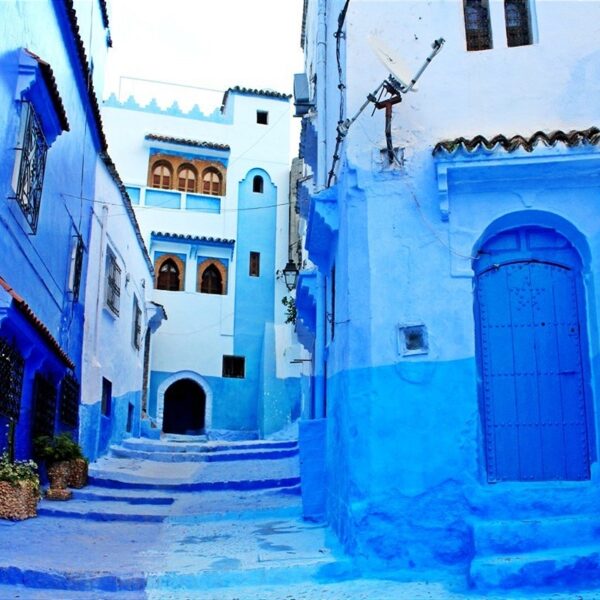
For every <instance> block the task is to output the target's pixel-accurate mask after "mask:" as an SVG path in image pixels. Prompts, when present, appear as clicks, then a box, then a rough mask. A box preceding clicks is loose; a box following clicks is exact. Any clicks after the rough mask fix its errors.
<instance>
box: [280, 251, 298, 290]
mask: <svg viewBox="0 0 600 600" xmlns="http://www.w3.org/2000/svg"><path fill="white" fill-rule="evenodd" d="M282 273H283V279H284V281H285V287H286V288H287V289H288V292H291V291H292V290H293V289H294V288H295V287H296V284H297V283H298V273H299V271H298V267H297V266H296V263H295V262H294V261H293V260H292V259H291V258H290V260H288V262H287V265H285V268H284V269H283V271H282Z"/></svg>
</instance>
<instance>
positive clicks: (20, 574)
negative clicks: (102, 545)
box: [0, 564, 147, 599]
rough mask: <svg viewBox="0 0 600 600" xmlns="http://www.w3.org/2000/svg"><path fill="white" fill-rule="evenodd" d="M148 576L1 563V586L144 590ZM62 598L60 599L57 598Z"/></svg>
mask: <svg viewBox="0 0 600 600" xmlns="http://www.w3.org/2000/svg"><path fill="white" fill-rule="evenodd" d="M146 581H147V577H146V575H145V574H144V573H143V572H141V571H140V572H138V573H129V574H121V575H112V574H111V573H98V571H94V570H93V565H90V571H79V572H75V571H65V572H59V571H52V570H49V571H43V570H41V569H26V568H21V567H15V566H12V565H6V564H4V565H3V564H0V584H9V585H24V586H27V587H30V588H41V589H56V590H103V591H105V592H119V591H134V590H143V589H145V587H146ZM58 598H59V596H57V599H58Z"/></svg>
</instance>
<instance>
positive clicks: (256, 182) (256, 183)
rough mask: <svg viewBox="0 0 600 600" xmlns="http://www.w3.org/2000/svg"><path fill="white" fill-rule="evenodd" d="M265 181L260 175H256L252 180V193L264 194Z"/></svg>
mask: <svg viewBox="0 0 600 600" xmlns="http://www.w3.org/2000/svg"><path fill="white" fill-rule="evenodd" d="M264 186H265V183H264V180H263V178H262V177H261V176H260V175H255V176H254V179H253V180H252V191H253V192H255V193H256V194H262V193H263V190H264Z"/></svg>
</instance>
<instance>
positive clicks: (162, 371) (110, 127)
mask: <svg viewBox="0 0 600 600" xmlns="http://www.w3.org/2000/svg"><path fill="white" fill-rule="evenodd" d="M257 110H265V111H268V125H260V124H257V123H256V113H257ZM289 110H290V109H289V103H288V101H287V100H286V99H274V98H268V97H261V96H255V95H248V94H243V93H237V92H234V91H230V92H229V93H228V94H227V101H226V106H225V110H224V111H223V112H222V113H221V112H215V113H212V114H209V113H207V114H205V115H203V114H201V113H200V111H199V109H198V108H195V109H193V110H192V111H190V112H185V111H181V110H180V109H178V108H171V109H168V110H166V111H165V110H161V109H160V108H159V107H158V105H156V104H152V105H150V106H147V107H140V106H138V105H137V104H136V103H135V101H134V100H133V99H130V100H128V101H127V102H126V103H124V104H121V103H119V102H118V101H116V99H115V98H110V99H109V100H108V101H107V102H106V103H105V105H104V108H103V115H104V121H105V126H106V128H107V132H108V137H109V140H111V143H112V146H111V151H112V154H113V156H114V158H115V161H116V163H117V165H118V166H119V169H120V171H121V173H122V175H123V178H124V180H125V182H126V184H127V185H128V186H131V187H137V188H140V190H141V191H140V194H139V196H140V204H139V205H137V206H136V215H137V217H138V220H139V222H140V226H141V228H142V231H143V233H144V236H145V238H146V240H147V242H148V244H149V246H150V253H151V256H152V258H153V259H155V258H156V257H157V256H159V255H161V254H162V253H174V254H177V255H178V256H180V257H183V258H185V263H186V273H185V289H184V291H179V292H167V291H162V290H154V291H153V298H154V300H155V301H156V302H158V303H160V304H162V305H164V306H165V308H166V312H167V315H168V320H167V321H166V323H164V324H163V325H162V327H161V330H160V331H159V332H158V333H157V336H156V340H155V343H154V345H153V351H152V374H151V386H150V393H149V410H150V413H151V414H152V415H153V416H156V414H157V413H158V412H160V407H159V406H158V403H159V402H160V399H159V396H160V392H159V390H160V389H161V385H162V384H164V382H165V381H167V380H168V379H169V377H170V376H171V375H172V374H174V373H178V372H180V371H190V372H194V373H196V374H198V376H201V377H202V378H203V380H204V381H206V382H207V385H208V386H210V393H211V395H212V398H213V399H214V406H213V412H212V417H211V419H212V423H211V424H210V427H211V428H213V429H231V430H234V429H238V430H243V431H247V432H254V431H256V430H257V429H259V427H260V426H259V423H258V421H257V414H258V411H259V410H262V402H263V400H262V396H261V393H262V390H263V388H264V385H263V378H264V377H266V380H267V382H268V385H269V387H270V389H272V388H274V387H275V386H279V387H278V388H277V389H280V388H283V387H285V385H284V384H283V383H281V382H279V381H278V380H277V377H279V378H281V377H290V376H292V377H293V376H294V373H293V372H290V369H289V368H288V367H287V366H284V367H281V362H282V355H281V354H278V353H277V352H278V350H279V349H278V350H273V355H272V356H269V361H268V365H269V366H268V369H267V368H266V367H265V364H263V332H264V327H265V323H269V324H270V327H273V324H279V325H282V324H283V320H284V310H283V307H282V306H281V298H282V297H283V296H284V295H285V294H286V289H285V286H284V285H283V282H282V281H279V280H276V279H275V271H276V270H277V269H282V268H283V267H284V265H285V263H286V261H287V250H288V242H287V240H288V229H287V221H288V206H287V202H288V190H289V181H288V178H289V164H288V156H289V131H288V129H289V120H288V119H289ZM123 131H128V132H131V133H130V134H129V135H122V132H123ZM148 133H154V134H159V135H164V136H170V137H174V138H183V139H188V140H197V141H206V142H210V143H218V144H227V145H229V146H230V150H226V149H211V148H197V147H191V146H184V145H180V144H175V143H169V142H156V141H154V140H145V139H144V136H145V135H146V134H148ZM156 148H158V149H159V150H160V151H161V152H164V153H182V152H183V153H185V154H189V155H190V156H194V155H199V156H214V157H215V158H216V159H218V160H222V161H223V162H224V163H225V164H226V166H227V179H226V194H225V196H222V197H220V198H219V200H220V210H219V212H218V213H212V214H211V213H208V212H203V211H192V210H186V209H185V206H186V204H185V201H184V200H183V199H182V201H181V204H180V206H181V207H182V208H181V209H180V210H179V209H166V208H156V207H149V206H148V203H147V202H145V201H144V198H145V197H146V196H147V190H146V189H145V188H146V182H147V174H148V157H149V153H150V152H151V151H152V150H153V149H156ZM255 175H260V176H261V177H263V179H264V193H262V194H258V193H254V192H252V181H253V178H254V176H255ZM169 193H170V194H171V195H174V196H175V195H177V196H179V194H178V193H176V192H169ZM189 197H190V195H188V200H187V202H188V203H189ZM210 198H212V197H210ZM153 231H154V232H157V231H161V232H168V233H171V234H176V235H191V236H204V237H215V238H220V239H222V240H234V244H229V243H221V242H216V243H203V242H202V241H194V242H188V241H187V240H181V239H176V238H171V239H169V238H167V237H160V238H159V237H156V236H155V237H152V236H151V232H153ZM250 251H256V252H260V254H261V257H260V277H258V278H255V277H249V275H248V268H249V263H248V261H249V252H250ZM198 257H211V258H218V259H219V260H221V261H224V262H225V263H227V265H228V284H227V293H226V294H225V295H214V294H201V293H198V292H197V260H198ZM224 355H241V356H244V357H245V359H246V377H245V378H244V379H240V380H238V379H235V378H222V360H223V356H224ZM267 371H268V372H267ZM270 396H273V394H270ZM276 396H277V398H280V399H281V400H280V401H281V402H284V403H285V404H286V407H288V408H289V402H288V401H287V398H284V397H283V392H279V391H278V392H277V394H276ZM259 407H260V408H259ZM284 421H285V419H284Z"/></svg>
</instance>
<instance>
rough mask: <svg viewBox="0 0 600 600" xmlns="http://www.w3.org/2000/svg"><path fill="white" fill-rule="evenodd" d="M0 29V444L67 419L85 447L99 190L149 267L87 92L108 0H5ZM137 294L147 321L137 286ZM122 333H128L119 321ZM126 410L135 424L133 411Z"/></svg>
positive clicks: (19, 448)
mask: <svg viewBox="0 0 600 600" xmlns="http://www.w3.org/2000/svg"><path fill="white" fill-rule="evenodd" d="M0 33H1V35H0V77H1V79H2V83H3V85H2V86H0V88H1V90H0V106H1V107H2V110H0V113H1V116H0V153H2V158H1V159H0V163H1V166H0V187H1V190H2V192H1V195H0V228H1V230H2V235H0V246H1V252H0V256H1V258H0V286H1V289H0V355H1V356H2V368H1V375H0V377H1V378H2V379H1V380H2V384H1V386H0V387H1V388H2V391H1V392H0V424H1V425H2V435H1V437H0V445H1V446H2V447H8V446H11V444H10V440H11V439H13V440H14V450H15V455H16V457H17V458H26V457H30V456H31V453H32V440H33V438H35V437H36V436H37V435H42V434H46V435H51V434H53V433H56V432H59V431H71V432H72V433H73V435H74V436H75V437H77V438H79V440H80V441H81V443H82V445H83V447H84V452H85V453H86V454H87V455H88V456H89V457H90V458H94V457H95V456H96V455H97V453H98V451H99V450H101V448H100V446H99V445H98V443H97V442H96V441H94V443H91V442H89V440H91V439H94V440H95V436H96V432H97V430H98V429H99V427H100V419H99V418H91V417H90V416H89V414H88V412H87V410H86V409H84V408H82V404H85V405H87V406H91V405H93V404H97V405H98V406H100V404H101V400H102V399H101V396H100V395H95V396H92V395H90V393H91V390H92V389H93V387H94V386H93V385H92V382H91V380H87V379H85V377H86V373H85V368H84V362H85V361H84V359H83V355H84V348H85V346H86V345H89V344H90V343H92V342H90V340H91V339H92V337H94V336H95V338H96V340H97V339H99V336H101V335H102V332H103V331H104V325H103V324H102V323H99V322H98V321H99V319H98V318H97V317H99V315H100V313H99V311H98V309H97V304H98V303H97V302H96V298H95V297H89V293H88V292H89V290H88V287H89V286H88V284H89V283H90V282H91V281H93V284H94V286H95V287H96V289H97V288H98V286H100V292H99V296H98V298H99V300H98V302H99V303H100V304H101V305H103V304H104V303H105V299H106V296H105V287H104V285H103V279H102V278H103V277H104V276H105V275H104V271H105V265H104V264H102V266H101V268H100V260H101V258H100V257H101V255H102V254H103V252H104V250H102V249H101V248H100V246H99V245H98V244H96V243H95V237H94V231H95V229H96V228H97V226H98V222H99V221H98V215H99V214H100V213H101V212H102V211H101V209H100V208H99V206H98V204H99V203H98V204H97V200H98V197H101V198H102V200H103V201H105V202H110V203H112V204H113V205H118V206H119V207H120V214H121V215H125V217H124V220H125V221H126V224H125V225H123V226H122V230H123V231H122V232H120V233H119V234H118V235H114V236H113V239H112V243H113V245H114V247H115V249H116V250H115V252H116V253H120V252H121V251H122V248H124V247H125V246H126V245H127V247H129V246H131V251H130V253H129V254H130V257H128V261H129V264H128V268H129V271H130V272H131V274H133V276H134V277H135V278H136V281H139V280H140V279H142V278H145V279H146V280H151V278H152V265H151V263H150V262H149V260H148V259H147V258H144V257H147V255H146V250H145V248H144V245H143V241H142V239H141V236H140V235H139V230H138V229H137V224H136V222H135V218H134V215H133V212H132V211H131V208H130V204H129V199H128V197H127V195H126V193H125V190H124V187H123V185H122V184H121V183H120V179H119V176H118V174H117V173H116V170H115V168H114V165H113V164H112V161H111V160H110V158H109V157H108V155H107V154H106V150H107V144H106V140H105V137H104V133H103V131H102V124H101V120H100V113H99V107H98V101H97V97H96V89H101V86H102V76H103V72H104V57H105V54H106V51H107V48H108V47H109V45H110V33H109V22H108V11H107V5H106V3H105V2H104V1H96V0H93V1H92V0H89V1H74V2H72V1H68V0H52V1H48V2H24V1H8V2H3V3H2V5H1V6H0ZM82 36H83V37H82ZM91 65H93V70H92V68H91ZM98 185H100V189H97V186H98ZM127 207H129V212H127ZM117 227H118V226H117ZM136 231H137V234H136V233H135V232H136ZM105 233H106V232H105ZM106 239H107V238H106V236H105V237H104V242H106ZM134 256H135V257H134ZM123 266H124V265H123V264H121V268H122V267H123ZM125 272H127V271H123V275H125ZM140 305H141V307H142V309H143V314H142V316H141V320H140V327H141V328H142V329H145V328H146V322H147V320H148V318H149V317H148V316H147V314H146V299H145V298H140ZM128 316H129V315H128ZM122 335H124V334H120V335H119V336H117V337H116V338H113V342H112V346H110V347H108V346H107V347H106V348H105V350H106V352H105V353H104V355H103V357H102V360H103V361H112V362H117V361H118V360H119V357H118V356H117V355H118V354H119V352H120V346H121V344H120V343H119V342H120V340H121V339H122ZM126 335H127V340H128V341H129V340H130V336H131V334H130V330H129V329H128V330H127V334H126ZM125 381H126V382H127V383H126V384H125ZM141 384H142V369H141V368H140V369H139V376H138V374H137V373H136V374H134V375H130V373H127V374H125V376H124V380H123V385H127V386H129V388H128V389H129V391H133V390H139V389H141ZM136 418H137V422H138V428H139V420H140V415H139V411H138V414H137V417H135V416H133V417H132V419H133V421H135V420H136ZM126 426H127V424H126V423H125V424H123V426H122V432H120V431H119V432H117V431H116V430H117V429H119V428H120V427H121V426H120V425H119V426H117V427H115V428H114V429H115V431H114V433H115V434H121V435H122V433H123V432H125V431H126Z"/></svg>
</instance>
